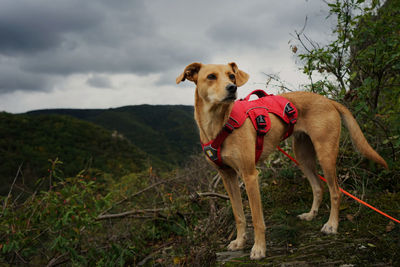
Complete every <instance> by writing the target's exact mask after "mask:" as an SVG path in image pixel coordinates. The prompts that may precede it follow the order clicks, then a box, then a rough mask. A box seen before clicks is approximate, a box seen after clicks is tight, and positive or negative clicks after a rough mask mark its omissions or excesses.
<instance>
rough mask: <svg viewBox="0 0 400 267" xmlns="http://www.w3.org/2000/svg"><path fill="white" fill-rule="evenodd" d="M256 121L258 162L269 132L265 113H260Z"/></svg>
mask: <svg viewBox="0 0 400 267" xmlns="http://www.w3.org/2000/svg"><path fill="white" fill-rule="evenodd" d="M256 123H257V129H256V130H257V140H256V162H258V160H259V159H260V157H261V154H262V152H263V149H264V136H265V134H266V133H267V132H268V129H267V121H266V120H265V116H264V115H259V116H258V117H257V118H256Z"/></svg>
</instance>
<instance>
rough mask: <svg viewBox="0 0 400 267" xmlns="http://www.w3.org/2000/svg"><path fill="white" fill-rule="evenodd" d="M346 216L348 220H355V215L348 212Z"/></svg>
mask: <svg viewBox="0 0 400 267" xmlns="http://www.w3.org/2000/svg"><path fill="white" fill-rule="evenodd" d="M346 218H347V220H349V221H351V222H354V216H353V215H351V214H347V215H346Z"/></svg>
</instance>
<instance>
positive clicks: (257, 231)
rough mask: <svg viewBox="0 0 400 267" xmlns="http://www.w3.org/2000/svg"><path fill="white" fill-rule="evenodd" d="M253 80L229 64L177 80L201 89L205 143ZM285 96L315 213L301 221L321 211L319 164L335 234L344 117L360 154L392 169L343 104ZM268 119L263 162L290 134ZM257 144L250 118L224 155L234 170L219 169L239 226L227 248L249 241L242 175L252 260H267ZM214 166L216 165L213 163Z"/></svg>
mask: <svg viewBox="0 0 400 267" xmlns="http://www.w3.org/2000/svg"><path fill="white" fill-rule="evenodd" d="M248 79H249V75H248V74H247V73H246V72H244V71H242V70H240V69H239V68H238V67H237V65H236V63H234V62H232V63H229V64H226V65H216V64H201V63H192V64H190V65H188V66H187V67H186V68H185V69H184V71H183V73H182V74H180V75H179V76H178V77H177V78H176V83H177V84H179V83H180V82H182V81H185V80H189V81H191V82H194V83H195V85H196V91H195V105H194V110H195V111H194V117H195V121H196V123H197V126H198V128H199V134H200V140H201V142H202V143H207V142H209V141H210V140H212V139H214V138H215V137H216V136H217V135H218V133H219V132H220V131H221V129H222V127H223V126H224V124H225V123H226V121H227V120H228V118H229V114H230V111H231V110H232V107H233V104H234V101H235V100H236V98H237V87H240V86H242V85H244V84H245V83H246V82H247V81H248ZM281 96H283V97H285V98H286V99H287V100H289V101H290V102H291V103H293V105H294V106H295V107H296V108H297V110H298V118H297V123H296V124H295V126H294V129H293V134H292V135H293V142H292V143H293V151H294V154H295V157H296V159H297V161H298V162H299V163H300V168H301V170H302V172H303V173H304V175H305V176H306V177H307V179H308V181H309V182H310V185H311V188H312V192H313V202H312V205H311V209H310V211H309V212H306V213H303V214H301V215H298V217H299V218H300V219H301V220H307V221H310V220H312V219H313V218H315V216H316V215H317V213H318V208H319V206H320V204H321V201H322V195H323V188H322V184H321V181H320V179H319V178H318V175H317V165H316V164H317V163H316V161H317V160H318V162H319V164H320V166H321V168H322V170H323V173H324V176H325V178H326V180H327V184H328V188H329V193H330V200H331V210H330V216H329V219H328V221H327V222H326V223H325V224H324V226H323V227H322V229H321V231H322V232H323V233H326V234H336V233H337V228H338V224H339V205H340V198H341V192H340V190H339V186H338V182H337V177H336V158H337V155H338V151H339V137H340V132H341V119H343V121H344V124H345V126H346V127H347V128H348V130H349V132H350V136H351V139H352V141H353V143H354V145H355V147H356V148H357V149H358V150H359V152H360V153H361V154H363V155H364V156H365V157H367V158H368V159H370V160H373V161H375V162H376V163H378V164H380V165H382V166H383V167H385V168H388V166H387V164H386V162H385V160H384V159H383V158H382V157H381V156H380V155H379V154H378V153H377V152H376V151H375V150H374V149H373V148H372V147H371V146H370V145H369V144H368V142H367V140H366V139H365V137H364V135H363V133H362V131H361V129H360V127H359V126H358V124H357V122H356V120H355V119H354V117H353V116H352V114H351V112H350V111H349V110H348V109H347V108H346V107H344V106H343V105H341V104H339V103H337V102H335V101H332V100H329V99H328V98H326V97H324V96H321V95H318V94H314V93H310V92H290V93H284V94H281ZM269 117H270V120H271V129H270V130H269V132H268V133H267V134H266V135H265V137H264V143H263V153H262V155H261V162H262V160H263V159H265V158H266V157H267V156H268V155H269V154H270V153H271V152H272V151H274V150H275V149H276V147H277V145H278V144H279V143H280V141H281V139H282V136H283V135H284V134H285V133H286V131H287V130H288V129H287V128H288V126H287V125H286V124H285V123H284V122H283V121H281V120H280V119H279V118H278V117H277V116H275V115H274V114H271V113H270V114H269ZM255 143H256V134H255V129H254V127H253V125H252V123H251V121H250V119H246V121H245V122H244V124H243V125H242V126H241V127H240V128H238V129H236V130H235V131H233V132H232V134H230V135H229V136H228V137H227V138H226V140H225V141H224V146H223V148H222V150H221V156H222V159H223V162H224V164H226V165H227V166H229V168H217V169H218V172H219V174H220V175H221V177H222V180H223V183H224V186H225V189H226V191H227V193H228V195H229V198H230V201H231V204H232V209H233V214H234V217H235V222H236V239H235V240H233V241H232V242H230V244H229V245H228V249H229V250H240V249H242V248H243V247H244V245H245V242H246V219H245V215H244V212H243V205H242V199H241V194H240V188H239V181H238V176H240V177H242V179H243V182H244V184H245V188H246V193H247V195H248V199H249V204H250V209H251V216H252V221H253V226H254V245H253V247H252V249H251V253H250V258H251V259H261V258H263V257H265V252H266V244H265V224H264V218H263V211H262V205H261V198H260V189H259V182H258V171H257V169H256V162H255V160H254V154H255ZM208 160H209V159H208ZM209 161H210V160H209ZM210 163H211V164H213V165H214V163H212V162H211V161H210ZM214 166H215V165H214Z"/></svg>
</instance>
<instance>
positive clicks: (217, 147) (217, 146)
mask: <svg viewBox="0 0 400 267" xmlns="http://www.w3.org/2000/svg"><path fill="white" fill-rule="evenodd" d="M234 129H235V128H234V127H233V126H232V125H231V124H229V121H228V122H227V123H226V124H225V125H224V127H223V128H222V130H221V131H220V132H219V133H218V135H217V137H216V138H215V139H214V140H211V141H210V142H208V143H206V144H201V146H202V148H203V151H204V153H205V154H206V155H207V157H208V158H209V159H210V160H212V161H213V162H214V163H215V164H216V165H217V166H218V167H220V168H225V167H226V165H225V164H224V163H223V162H222V157H221V146H222V143H223V142H224V141H225V139H226V138H227V137H228V135H230V134H231V133H232V131H233V130H234Z"/></svg>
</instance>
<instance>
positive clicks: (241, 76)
mask: <svg viewBox="0 0 400 267" xmlns="http://www.w3.org/2000/svg"><path fill="white" fill-rule="evenodd" d="M228 65H229V66H231V67H232V70H233V73H235V75H236V85H237V86H242V85H243V84H245V83H246V82H247V81H248V80H249V75H248V74H247V73H246V72H244V71H242V70H239V68H238V66H237V65H236V63H235V62H231V63H229V64H228Z"/></svg>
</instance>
